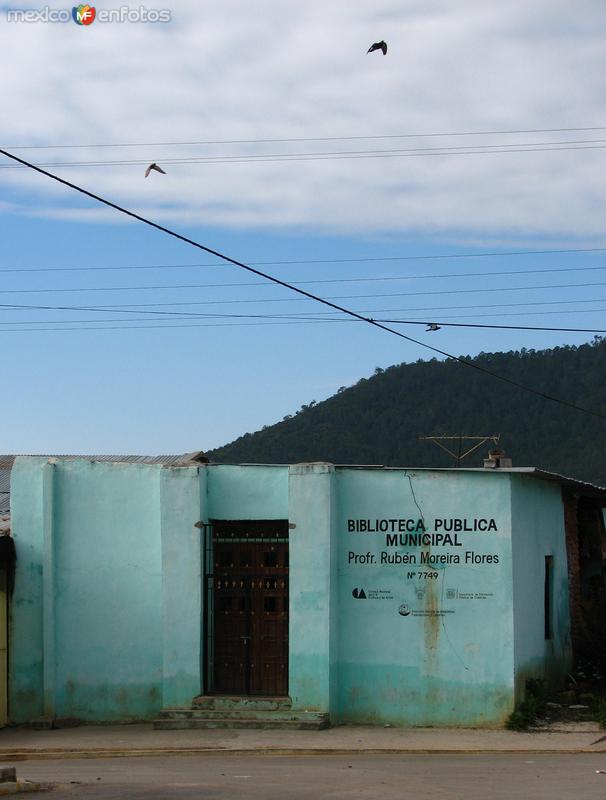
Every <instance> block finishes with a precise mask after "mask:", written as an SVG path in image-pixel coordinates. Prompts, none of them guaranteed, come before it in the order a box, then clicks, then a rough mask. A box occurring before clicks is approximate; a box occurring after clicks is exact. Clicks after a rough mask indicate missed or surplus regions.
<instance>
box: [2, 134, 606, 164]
mask: <svg viewBox="0 0 606 800" xmlns="http://www.w3.org/2000/svg"><path fill="white" fill-rule="evenodd" d="M604 141H606V140H604V139H589V140H587V142H585V143H583V142H580V143H578V144H576V143H571V144H567V143H566V142H561V143H558V142H545V143H542V142H537V143H536V144H531V143H524V144H520V145H499V144H496V145H473V146H471V145H470V146H468V147H466V146H463V147H441V148H432V147H427V148H412V149H408V150H360V151H355V150H349V151H348V150H344V151H335V152H324V153H271V154H248V155H219V156H192V157H189V158H173V157H162V158H160V156H154V158H155V159H156V160H161V161H162V164H163V165H167V164H168V165H173V166H180V165H184V164H253V163H254V164H264V163H276V162H282V161H289V162H290V161H341V160H351V159H353V160H356V159H367V158H415V157H420V156H467V155H500V154H503V153H505V154H507V153H551V152H559V151H564V150H604V149H606V144H590V142H604ZM547 145H549V146H547ZM145 164H149V158H147V159H114V160H103V161H102V160H96V161H49V162H40V163H39V164H37V165H32V166H38V167H53V168H55V169H56V168H61V167H117V166H120V167H122V166H137V165H139V166H143V165H145ZM21 168H23V165H21V164H3V165H0V169H21Z"/></svg>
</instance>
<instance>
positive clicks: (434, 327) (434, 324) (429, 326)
mask: <svg viewBox="0 0 606 800" xmlns="http://www.w3.org/2000/svg"><path fill="white" fill-rule="evenodd" d="M440 327H441V326H440V325H438V323H437V322H428V323H427V328H425V333H427V332H428V331H439V330H440Z"/></svg>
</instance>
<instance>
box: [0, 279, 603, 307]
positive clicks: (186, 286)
mask: <svg viewBox="0 0 606 800" xmlns="http://www.w3.org/2000/svg"><path fill="white" fill-rule="evenodd" d="M310 283H315V281H310ZM245 285H246V284H245ZM249 285H250V284H249ZM252 285H253V286H262V287H266V286H267V285H268V284H267V283H266V282H262V281H260V282H259V283H256V284H252ZM300 285H301V283H295V282H293V283H291V284H290V286H292V287H295V288H296V287H298V286H300ZM221 286H222V287H225V286H232V287H236V286H242V284H238V283H233V284H219V285H218V286H217V285H214V284H208V283H182V284H172V285H171V284H168V285H164V284H159V285H156V286H107V287H99V286H95V287H92V288H77V289H74V288H67V289H66V288H58V289H48V288H47V289H0V295H6V294H55V293H58V294H64V293H75V292H83V293H88V292H140V291H157V290H162V291H166V290H171V291H174V290H177V289H211V288H218V287H221ZM595 286H606V281H595V282H591V283H553V284H541V285H540V286H496V287H495V286H492V287H488V288H483V289H440V290H438V291H425V292H378V293H374V294H340V295H328V296H327V297H325V298H324V299H325V300H358V299H360V300H367V299H369V298H375V297H432V296H436V295H452V294H486V293H493V292H530V291H538V290H541V291H542V290H545V289H585V288H590V287H595ZM308 299H310V298H309V297H308ZM196 302H197V304H198V305H232V304H239V303H253V304H259V303H296V302H297V298H296V297H260V298H236V299H235V300H234V299H233V298H232V299H230V300H199V301H196Z"/></svg>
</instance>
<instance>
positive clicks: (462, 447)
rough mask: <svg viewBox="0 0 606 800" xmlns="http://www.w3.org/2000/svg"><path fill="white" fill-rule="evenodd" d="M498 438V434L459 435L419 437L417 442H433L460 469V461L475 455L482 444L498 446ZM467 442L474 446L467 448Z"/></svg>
mask: <svg viewBox="0 0 606 800" xmlns="http://www.w3.org/2000/svg"><path fill="white" fill-rule="evenodd" d="M500 438H501V434H500V433H494V434H491V435H489V436H465V435H463V434H462V433H461V434H459V435H458V436H419V441H421V442H433V443H434V444H435V445H437V446H438V447H439V448H440V449H441V450H444V452H446V453H448V455H449V456H451V458H454V460H455V465H456V466H457V467H460V466H461V461H463V459H464V458H467V456H470V455H471V454H472V453H475V451H476V450H478V449H479V448H480V447H482V445H483V444H486V442H492V443H493V444H498V443H499V439H500ZM455 442H456V443H457V445H456V449H452V448H453V447H455V444H454V443H455ZM469 442H474V444H472V445H471V446H469Z"/></svg>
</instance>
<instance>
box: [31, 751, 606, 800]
mask: <svg viewBox="0 0 606 800" xmlns="http://www.w3.org/2000/svg"><path fill="white" fill-rule="evenodd" d="M16 766H17V774H18V776H19V778H20V779H27V780H34V781H42V782H50V783H53V784H57V785H56V786H55V788H54V789H52V791H51V792H49V793H48V794H46V793H45V794H43V795H38V797H48V798H49V800H68V799H69V800H80V798H82V799H83V800H89V798H90V800H114V798H115V800H173V798H174V799H175V800H180V799H181V798H184V799H185V798H188V799H189V798H198V800H240V799H242V800H244V798H246V800H278V799H279V800H285V799H286V798H287V799H288V800H312V798H313V800H319V798H322V799H324V798H327V799H328V800H333V799H334V800H339V799H340V798H360V800H366V798H368V800H392V799H393V800H407V798H411V800H412V799H413V798H414V800H423V798H431V800H442V799H444V800H446V798H447V800H488V799H490V800H511V798H512V797H519V798H531V799H532V800H543V798H545V800H568V798H570V800H590V798H591V800H595V798H597V797H605V796H606V775H599V774H596V769H606V754H602V755H600V754H595V755H593V754H584V753H579V754H573V755H562V754H559V755H558V754H554V755H544V754H540V755H533V754H530V753H520V754H515V755H514V754H511V753H508V754H500V755H447V756H444V755H401V756H393V755H385V756H382V755H351V756H342V755H339V756H295V757H293V756H257V755H251V756H244V757H243V756H229V755H220V756H214V755H213V756H172V757H156V758H112V759H81V760H69V759H67V760H64V761H26V762H20V763H17V765H16ZM72 781H73V783H72ZM21 796H22V797H25V795H21ZM29 797H32V795H29Z"/></svg>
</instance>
